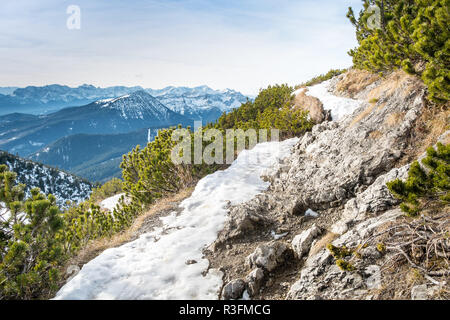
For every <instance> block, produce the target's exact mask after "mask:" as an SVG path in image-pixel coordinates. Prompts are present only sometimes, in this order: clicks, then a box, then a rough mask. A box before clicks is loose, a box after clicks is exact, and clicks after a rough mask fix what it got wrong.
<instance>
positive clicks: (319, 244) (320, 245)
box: [309, 232, 339, 257]
mask: <svg viewBox="0 0 450 320" xmlns="http://www.w3.org/2000/svg"><path fill="white" fill-rule="evenodd" d="M338 237H339V235H338V234H336V233H333V232H327V233H325V235H324V236H323V237H322V238H320V239H319V240H318V241H316V242H315V243H314V244H313V246H312V247H311V250H310V251H309V257H312V256H313V255H315V254H317V253H318V252H319V251H320V250H322V249H324V248H325V247H326V246H327V244H329V243H331V242H333V240H335V239H336V238H338Z"/></svg>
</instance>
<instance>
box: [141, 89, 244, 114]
mask: <svg viewBox="0 0 450 320" xmlns="http://www.w3.org/2000/svg"><path fill="white" fill-rule="evenodd" d="M147 92H149V93H150V94H152V95H154V96H155V97H156V98H157V99H158V100H159V101H161V102H162V103H163V104H164V105H166V106H167V107H168V108H170V109H171V110H172V111H175V112H177V113H180V114H182V115H185V116H188V117H190V118H192V119H194V120H203V121H204V122H209V121H214V120H216V119H217V118H218V117H219V116H220V115H221V114H222V113H223V112H228V111H230V110H232V109H234V108H238V107H239V106H240V105H241V104H243V103H245V102H246V101H247V99H248V97H246V96H244V95H243V94H242V93H240V92H237V91H234V90H231V89H227V90H224V91H219V90H213V89H211V88H209V87H207V86H201V87H195V88H186V87H178V88H176V87H167V88H164V89H161V90H152V89H147Z"/></svg>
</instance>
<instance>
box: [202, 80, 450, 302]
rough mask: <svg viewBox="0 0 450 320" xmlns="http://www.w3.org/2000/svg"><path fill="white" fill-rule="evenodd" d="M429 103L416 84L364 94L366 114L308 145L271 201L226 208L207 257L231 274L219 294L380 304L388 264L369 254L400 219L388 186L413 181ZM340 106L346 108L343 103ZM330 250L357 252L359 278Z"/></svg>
mask: <svg viewBox="0 0 450 320" xmlns="http://www.w3.org/2000/svg"><path fill="white" fill-rule="evenodd" d="M345 77H346V75H342V76H340V77H337V78H334V79H333V80H332V81H330V82H328V83H327V84H324V85H325V86H326V88H327V92H326V93H325V94H324V97H322V96H321V95H318V96H317V98H319V99H323V100H324V101H325V100H327V97H329V94H330V93H333V92H335V94H339V92H338V90H337V88H338V87H339V83H340V82H341V81H342V80H343V79H344V78H345ZM425 95H426V90H425V88H424V86H423V83H422V82H421V81H420V80H418V79H416V78H414V77H411V76H407V75H405V74H399V73H397V74H392V75H391V76H389V77H387V78H386V79H380V80H378V81H376V82H374V83H372V84H369V85H368V86H365V87H362V88H360V89H359V91H358V94H356V95H354V97H355V98H357V99H358V100H359V101H360V102H361V106H360V107H359V108H357V109H356V110H355V111H354V112H353V113H352V114H351V115H347V116H344V117H342V118H341V119H340V120H338V121H333V122H324V123H322V124H319V125H316V126H315V127H314V128H313V130H312V132H311V133H307V134H306V135H305V136H303V137H302V138H301V139H300V141H299V142H298V143H297V145H296V146H295V147H294V152H293V153H292V155H291V156H290V157H288V158H286V159H285V161H283V162H282V163H281V164H280V166H279V170H278V172H277V174H276V175H274V177H273V178H270V179H269V181H270V182H271V186H270V188H269V190H268V191H267V192H266V193H264V194H261V195H258V196H256V197H255V198H254V199H252V200H250V201H248V202H247V203H245V204H241V205H238V206H233V207H231V208H230V216H229V220H228V221H227V222H226V224H225V226H224V229H223V230H222V231H221V232H220V234H219V236H218V239H217V241H216V242H215V245H214V248H213V250H211V251H209V252H208V251H207V252H206V256H207V257H208V258H209V260H210V262H211V267H213V268H223V270H225V276H224V280H225V282H226V283H227V284H226V285H225V287H224V290H223V293H224V294H227V295H228V297H230V295H233V296H238V297H240V296H242V294H243V290H241V291H238V292H234V291H233V288H237V286H236V285H235V284H236V283H241V286H240V288H249V289H251V292H250V296H251V297H253V298H255V299H259V298H264V299H285V298H288V299H365V298H368V299H372V298H374V297H375V296H377V295H378V294H379V293H380V290H381V289H382V285H383V284H385V285H387V284H389V283H390V282H391V281H392V279H389V277H387V276H386V275H385V274H384V273H383V271H382V267H381V266H383V265H384V264H385V263H387V262H389V259H391V258H392V254H391V255H386V256H384V255H383V254H381V253H380V250H378V249H377V248H376V247H375V246H376V243H375V244H373V243H371V247H367V248H366V247H364V245H365V244H367V243H368V242H367V241H369V240H370V239H371V236H373V235H375V234H376V233H379V232H382V231H383V230H386V229H388V228H389V224H390V223H392V222H394V221H396V220H397V219H398V218H399V217H400V216H402V213H401V212H400V210H398V209H397V208H396V205H397V204H398V200H396V199H395V198H393V196H392V195H391V194H390V193H389V191H388V189H387V187H386V182H387V181H390V180H393V179H396V178H400V179H404V178H405V177H406V175H407V170H408V168H409V166H408V165H407V166H403V167H401V166H400V165H399V161H400V159H401V158H402V157H403V156H404V154H405V153H406V152H407V150H408V141H409V140H410V138H411V136H413V135H414V128H415V123H416V121H417V120H418V118H419V117H420V115H421V112H423V110H424V109H425V107H426V104H425V102H424V97H425ZM334 100H335V101H339V100H338V99H334ZM340 101H342V102H344V104H343V105H342V107H344V108H346V106H348V104H347V103H346V101H347V99H342V100H340ZM336 111H339V110H336ZM447 141H448V138H447ZM273 235H277V236H276V237H274V236H273ZM328 243H332V244H333V245H334V246H337V247H341V246H343V245H345V246H346V247H347V248H360V249H361V251H360V255H354V258H352V264H354V268H355V272H347V271H344V270H341V269H340V268H339V267H338V266H337V265H336V264H335V263H334V262H335V258H334V257H333V256H332V254H331V252H330V251H329V250H327V249H326V248H325V246H326V245H327V244H328ZM227 248H232V249H231V250H230V249H227ZM363 249H364V250H363ZM396 254H397V253H394V254H393V255H396ZM397 255H398V254H397ZM336 259H338V258H336ZM239 279H245V280H243V281H242V282H239ZM435 284H436V283H433V285H435ZM287 293H288V294H287Z"/></svg>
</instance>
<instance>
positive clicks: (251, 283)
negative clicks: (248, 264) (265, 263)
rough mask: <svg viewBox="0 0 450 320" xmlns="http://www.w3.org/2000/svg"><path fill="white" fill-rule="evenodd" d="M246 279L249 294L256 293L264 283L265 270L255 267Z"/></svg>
mask: <svg viewBox="0 0 450 320" xmlns="http://www.w3.org/2000/svg"><path fill="white" fill-rule="evenodd" d="M245 281H246V282H247V288H248V294H249V295H250V296H254V295H256V294H257V293H258V292H259V290H260V289H261V287H262V285H263V283H264V270H263V269H261V268H256V269H254V270H253V271H252V272H250V273H249V274H248V275H247V277H246V278H245Z"/></svg>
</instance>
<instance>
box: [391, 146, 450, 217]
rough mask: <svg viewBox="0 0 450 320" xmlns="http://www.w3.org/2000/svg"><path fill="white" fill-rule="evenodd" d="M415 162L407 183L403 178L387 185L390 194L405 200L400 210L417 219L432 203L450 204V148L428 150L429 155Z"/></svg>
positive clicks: (442, 147)
mask: <svg viewBox="0 0 450 320" xmlns="http://www.w3.org/2000/svg"><path fill="white" fill-rule="evenodd" d="M421 162H422V165H421V164H419V162H418V161H415V162H413V163H412V165H411V168H410V169H409V172H408V178H407V179H406V181H405V182H403V181H402V180H400V179H396V180H394V181H390V182H388V183H387V187H388V189H389V191H390V192H391V193H392V194H393V195H394V196H395V197H396V198H398V199H400V200H401V201H402V203H401V204H400V208H401V210H402V211H403V212H405V213H406V214H407V215H408V216H412V217H415V216H417V215H418V214H419V213H420V211H421V210H423V209H424V208H426V205H427V203H428V202H430V201H438V202H440V203H442V204H446V205H447V204H449V203H450V193H449V190H450V145H443V144H442V143H438V144H437V148H436V149H435V148H433V147H430V148H428V149H427V156H426V157H425V158H424V159H423V160H422V161H421Z"/></svg>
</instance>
